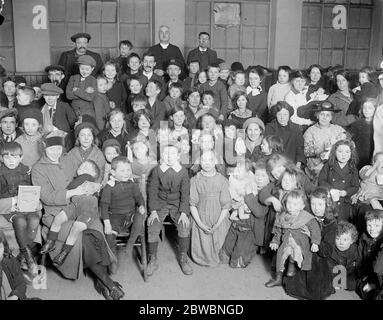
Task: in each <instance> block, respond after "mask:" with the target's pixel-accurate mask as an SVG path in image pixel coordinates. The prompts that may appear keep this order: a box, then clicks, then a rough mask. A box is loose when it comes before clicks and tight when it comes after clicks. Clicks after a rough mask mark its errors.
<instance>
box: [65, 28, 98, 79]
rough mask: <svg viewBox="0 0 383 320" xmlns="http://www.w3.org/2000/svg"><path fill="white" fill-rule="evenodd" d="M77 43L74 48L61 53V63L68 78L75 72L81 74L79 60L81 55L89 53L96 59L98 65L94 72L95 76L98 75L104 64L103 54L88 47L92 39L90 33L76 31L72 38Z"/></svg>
mask: <svg viewBox="0 0 383 320" xmlns="http://www.w3.org/2000/svg"><path fill="white" fill-rule="evenodd" d="M70 39H71V40H72V41H73V42H74V43H75V45H76V47H75V48H74V49H72V50H69V51H65V52H63V53H62V54H61V56H60V60H59V62H58V64H59V65H61V66H63V67H64V70H65V75H66V77H67V79H69V78H70V76H72V75H74V74H79V69H78V64H77V60H78V58H79V57H80V56H83V55H89V56H91V57H92V58H93V59H94V60H95V61H96V66H95V68H94V70H93V72H92V75H93V76H97V75H98V74H99V73H100V71H101V68H102V66H103V62H102V59H101V56H100V55H99V54H98V53H96V52H93V51H90V50H88V49H87V47H88V42H89V40H90V39H91V36H90V34H89V33H76V34H75V35H73V36H72V37H71V38H70Z"/></svg>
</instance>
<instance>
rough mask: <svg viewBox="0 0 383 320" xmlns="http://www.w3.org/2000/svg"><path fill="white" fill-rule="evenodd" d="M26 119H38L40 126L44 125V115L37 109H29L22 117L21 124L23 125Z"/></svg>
mask: <svg viewBox="0 0 383 320" xmlns="http://www.w3.org/2000/svg"><path fill="white" fill-rule="evenodd" d="M24 119H36V120H37V121H38V123H39V124H43V114H42V113H41V111H40V110H39V109H37V108H28V109H27V110H25V111H24V112H22V113H21V115H20V123H23V121H24Z"/></svg>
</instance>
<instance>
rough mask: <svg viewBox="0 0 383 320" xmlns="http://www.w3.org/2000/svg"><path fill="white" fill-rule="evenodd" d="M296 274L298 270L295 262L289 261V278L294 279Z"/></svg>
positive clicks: (287, 274) (287, 273)
mask: <svg viewBox="0 0 383 320" xmlns="http://www.w3.org/2000/svg"><path fill="white" fill-rule="evenodd" d="M296 273H297V268H296V266H295V261H294V260H291V259H289V263H288V266H287V272H286V276H287V277H294V276H295V274H296Z"/></svg>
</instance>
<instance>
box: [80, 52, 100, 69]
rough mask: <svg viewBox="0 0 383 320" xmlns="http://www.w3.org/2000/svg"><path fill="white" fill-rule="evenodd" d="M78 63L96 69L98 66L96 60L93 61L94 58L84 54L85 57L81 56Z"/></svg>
mask: <svg viewBox="0 0 383 320" xmlns="http://www.w3.org/2000/svg"><path fill="white" fill-rule="evenodd" d="M77 63H78V64H86V65H88V66H91V67H95V66H96V60H94V59H93V57H91V56H89V55H87V54H84V55H83V56H80V57H79V58H78V59H77Z"/></svg>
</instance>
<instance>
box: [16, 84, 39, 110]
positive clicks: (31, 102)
mask: <svg viewBox="0 0 383 320" xmlns="http://www.w3.org/2000/svg"><path fill="white" fill-rule="evenodd" d="M16 100H17V103H16V105H15V108H16V109H17V111H18V114H19V117H22V114H23V112H24V111H26V110H28V109H31V108H35V109H39V105H38V104H37V102H36V101H35V90H34V89H33V88H32V87H28V86H20V87H18V88H17V94H16Z"/></svg>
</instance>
